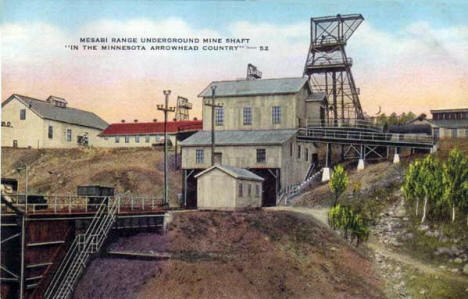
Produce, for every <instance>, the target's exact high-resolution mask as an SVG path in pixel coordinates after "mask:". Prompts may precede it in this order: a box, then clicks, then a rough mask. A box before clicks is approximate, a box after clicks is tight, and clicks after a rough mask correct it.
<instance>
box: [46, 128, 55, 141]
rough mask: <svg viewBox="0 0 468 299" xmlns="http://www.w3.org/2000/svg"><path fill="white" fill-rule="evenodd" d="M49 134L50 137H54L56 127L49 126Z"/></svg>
mask: <svg viewBox="0 0 468 299" xmlns="http://www.w3.org/2000/svg"><path fill="white" fill-rule="evenodd" d="M47 136H48V137H49V139H52V138H54V127H52V126H49V130H48V132H47Z"/></svg>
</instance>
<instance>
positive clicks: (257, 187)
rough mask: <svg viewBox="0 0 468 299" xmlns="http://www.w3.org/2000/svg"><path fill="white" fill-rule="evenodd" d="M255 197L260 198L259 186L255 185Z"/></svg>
mask: <svg viewBox="0 0 468 299" xmlns="http://www.w3.org/2000/svg"><path fill="white" fill-rule="evenodd" d="M255 197H260V185H259V184H255Z"/></svg>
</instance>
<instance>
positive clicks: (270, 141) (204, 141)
mask: <svg viewBox="0 0 468 299" xmlns="http://www.w3.org/2000/svg"><path fill="white" fill-rule="evenodd" d="M296 133H297V130H296V129H288V130H250V131H247V130H241V131H216V133H215V142H216V145H277V144H283V143H284V142H286V141H288V140H289V139H290V138H292V137H293V136H295V135H296ZM210 144H211V131H198V132H197V133H195V134H193V135H192V136H190V137H188V138H187V139H185V140H184V141H182V142H181V145H182V146H201V145H210Z"/></svg>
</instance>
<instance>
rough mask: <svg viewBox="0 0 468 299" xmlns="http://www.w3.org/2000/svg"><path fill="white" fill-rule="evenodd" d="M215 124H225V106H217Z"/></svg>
mask: <svg viewBox="0 0 468 299" xmlns="http://www.w3.org/2000/svg"><path fill="white" fill-rule="evenodd" d="M215 125H217V126H222V125H224V107H215Z"/></svg>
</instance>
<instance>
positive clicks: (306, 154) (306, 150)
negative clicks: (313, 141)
mask: <svg viewBox="0 0 468 299" xmlns="http://www.w3.org/2000/svg"><path fill="white" fill-rule="evenodd" d="M304 154H305V160H306V161H309V149H308V148H305V153H304Z"/></svg>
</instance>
